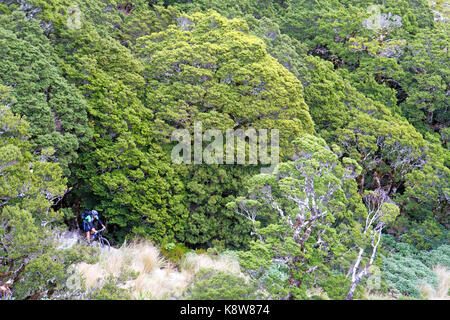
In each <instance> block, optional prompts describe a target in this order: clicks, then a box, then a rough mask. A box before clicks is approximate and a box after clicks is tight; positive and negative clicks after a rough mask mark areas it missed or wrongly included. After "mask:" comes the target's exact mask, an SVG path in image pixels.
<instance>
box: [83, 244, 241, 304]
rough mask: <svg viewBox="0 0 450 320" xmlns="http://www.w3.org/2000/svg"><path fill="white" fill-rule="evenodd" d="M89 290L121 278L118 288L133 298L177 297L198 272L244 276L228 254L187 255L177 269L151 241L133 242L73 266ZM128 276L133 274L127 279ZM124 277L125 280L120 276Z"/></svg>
mask: <svg viewBox="0 0 450 320" xmlns="http://www.w3.org/2000/svg"><path fill="white" fill-rule="evenodd" d="M76 268H77V270H78V272H80V274H81V275H82V277H83V278H84V283H85V286H86V289H87V290H88V291H90V290H93V289H95V288H99V287H101V286H102V284H103V283H104V281H106V279H107V278H108V277H110V276H113V277H116V278H117V279H120V278H121V277H122V278H124V279H123V280H122V281H118V286H119V287H120V288H124V289H127V290H128V291H129V292H130V293H131V296H132V297H133V298H134V299H177V298H180V297H181V295H182V293H183V292H184V290H185V289H186V287H187V286H188V285H189V283H190V281H191V280H192V278H193V276H194V275H195V273H196V272H198V271H199V270H200V269H206V268H208V269H214V270H217V271H224V272H228V273H232V274H236V275H240V276H243V275H242V273H241V270H240V267H239V262H238V261H237V259H235V258H234V257H233V256H231V255H219V256H214V257H212V256H209V255H207V254H196V253H188V254H187V255H186V256H185V257H184V258H183V260H182V261H181V262H180V264H179V268H178V269H177V268H176V267H175V266H174V265H173V264H172V263H171V262H169V261H166V260H165V259H164V258H163V257H162V255H161V253H160V251H159V250H158V248H157V247H155V246H154V245H153V244H151V243H150V242H146V241H135V242H132V243H130V244H126V245H124V246H122V247H121V248H119V249H115V250H113V251H109V252H102V253H101V254H100V257H99V262H98V263H96V264H87V263H84V262H83V263H80V264H78V265H77V266H76ZM127 274H134V276H132V277H126V275H127ZM124 275H125V277H123V276H124Z"/></svg>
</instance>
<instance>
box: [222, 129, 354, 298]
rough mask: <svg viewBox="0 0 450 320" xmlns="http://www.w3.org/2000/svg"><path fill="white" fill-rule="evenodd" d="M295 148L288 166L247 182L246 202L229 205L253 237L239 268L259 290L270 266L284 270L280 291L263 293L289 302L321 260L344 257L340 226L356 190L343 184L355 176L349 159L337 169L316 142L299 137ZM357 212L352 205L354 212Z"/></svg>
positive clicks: (349, 216)
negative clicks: (241, 218) (250, 277)
mask: <svg viewBox="0 0 450 320" xmlns="http://www.w3.org/2000/svg"><path fill="white" fill-rule="evenodd" d="M294 145H295V146H296V150H297V152H296V154H295V156H294V158H293V160H292V161H289V162H285V163H282V164H280V166H279V169H278V170H277V172H276V173H275V174H273V175H264V174H261V175H257V176H255V177H253V178H252V179H250V180H249V182H248V185H249V195H248V198H237V199H236V201H234V202H231V203H230V204H229V205H228V206H229V208H230V209H232V210H234V211H235V212H236V213H237V214H238V215H242V216H244V217H245V218H246V219H247V220H249V221H250V222H251V226H252V228H253V231H252V234H254V235H256V236H257V237H258V238H257V240H255V241H253V242H252V243H251V245H250V251H247V252H243V253H241V254H240V255H241V261H242V265H243V266H244V268H246V269H247V270H248V272H249V273H250V275H251V276H252V277H253V278H255V279H258V280H259V282H260V285H261V283H264V282H265V281H267V277H268V276H269V274H270V272H269V270H270V269H271V268H272V267H273V265H274V264H275V265H279V266H280V267H281V268H282V269H283V268H284V269H285V273H286V274H287V277H286V280H285V284H284V285H285V287H284V288H280V287H279V285H280V283H278V286H273V283H272V284H271V285H269V286H268V288H265V289H266V290H267V289H269V290H271V293H272V294H275V295H276V296H278V297H286V296H288V297H289V298H295V297H297V298H299V297H301V296H302V293H301V290H302V289H301V288H302V282H304V281H305V279H307V277H308V274H309V273H311V272H313V271H315V270H316V269H317V268H322V267H323V265H324V264H325V263H324V260H325V261H327V260H328V261H329V259H330V256H335V255H336V256H339V254H342V253H344V252H345V251H346V249H345V248H346V245H345V244H344V243H345V241H346V240H344V239H345V238H346V234H348V232H349V228H347V227H345V224H346V223H348V221H351V220H352V215H353V214H352V209H353V210H354V209H355V208H354V207H352V206H350V205H349V204H350V202H352V200H350V201H349V199H352V198H353V197H354V196H355V195H356V185H355V184H354V183H353V184H351V183H350V184H348V183H347V181H346V180H352V179H354V178H355V172H358V171H359V170H360V167H359V166H358V165H357V164H356V162H355V161H353V160H351V159H345V160H344V162H343V163H344V165H343V164H341V162H340V161H339V160H338V157H337V155H336V154H334V153H333V152H332V151H331V150H330V149H329V148H328V147H327V145H326V143H325V141H324V140H323V139H321V138H317V137H314V136H311V135H304V136H302V137H301V138H299V139H296V140H295V141H294ZM356 174H357V173H356ZM359 201H361V200H359ZM349 209H350V210H349ZM361 209H362V208H361V207H360V206H359V205H358V204H357V208H356V211H357V212H358V211H360V210H361ZM346 221H347V222H346ZM283 266H284V267H283ZM282 283H283V282H281V284H282Z"/></svg>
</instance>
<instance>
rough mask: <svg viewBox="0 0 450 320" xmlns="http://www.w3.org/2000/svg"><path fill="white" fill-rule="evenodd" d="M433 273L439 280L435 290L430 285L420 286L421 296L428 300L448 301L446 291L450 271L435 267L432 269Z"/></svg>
mask: <svg viewBox="0 0 450 320" xmlns="http://www.w3.org/2000/svg"><path fill="white" fill-rule="evenodd" d="M433 271H434V273H436V276H437V278H438V280H439V284H438V287H437V288H434V287H433V286H431V285H430V284H428V283H426V284H422V285H420V287H419V288H420V292H421V294H422V295H423V296H424V297H425V298H427V299H430V300H450V296H449V295H448V291H449V289H450V270H449V269H447V268H446V267H445V266H441V265H437V266H435V267H434V268H433Z"/></svg>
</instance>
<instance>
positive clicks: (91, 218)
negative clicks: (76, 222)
mask: <svg viewBox="0 0 450 320" xmlns="http://www.w3.org/2000/svg"><path fill="white" fill-rule="evenodd" d="M81 219H82V220H83V223H82V229H83V231H84V232H86V240H87V242H88V243H91V235H94V234H96V233H97V230H96V229H95V223H96V222H98V223H99V224H101V225H102V228H103V229H105V228H106V227H105V225H104V224H103V222H102V221H101V220H100V219H99V217H98V212H97V211H96V210H91V211H84V212H83V213H82V214H81Z"/></svg>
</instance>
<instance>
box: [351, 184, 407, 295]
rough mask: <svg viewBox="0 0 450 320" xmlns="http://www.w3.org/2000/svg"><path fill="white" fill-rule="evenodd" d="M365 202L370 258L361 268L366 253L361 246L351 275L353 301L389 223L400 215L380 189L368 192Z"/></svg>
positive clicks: (366, 235) (363, 233)
mask: <svg viewBox="0 0 450 320" xmlns="http://www.w3.org/2000/svg"><path fill="white" fill-rule="evenodd" d="M364 202H365V204H366V206H367V208H368V213H367V216H366V219H365V223H364V224H363V225H364V227H363V230H362V239H363V240H365V239H370V240H369V241H370V250H371V254H370V258H369V260H368V262H367V263H366V264H365V265H364V266H363V267H362V268H360V264H361V261H362V258H363V254H364V252H365V250H366V249H365V247H364V246H360V247H359V252H358V257H357V258H356V261H355V263H354V265H353V266H352V268H351V270H350V271H349V273H351V275H352V278H351V279H352V282H351V285H350V290H349V292H348V294H347V297H346V299H347V300H351V299H352V298H353V294H354V292H355V289H356V286H357V285H358V283H359V282H360V281H361V279H362V278H363V277H364V276H366V275H367V273H368V271H369V268H370V267H371V266H372V265H373V262H374V260H375V256H376V253H377V249H378V246H379V244H380V241H381V232H382V231H383V229H384V227H385V226H386V224H388V223H392V222H393V221H394V220H395V218H396V217H397V215H398V213H399V209H398V207H397V206H396V205H395V204H394V203H392V201H390V199H389V198H388V197H387V195H386V192H384V191H382V190H381V189H378V190H376V191H370V192H368V193H367V194H366V195H365V197H364Z"/></svg>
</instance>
